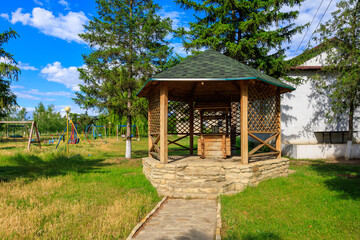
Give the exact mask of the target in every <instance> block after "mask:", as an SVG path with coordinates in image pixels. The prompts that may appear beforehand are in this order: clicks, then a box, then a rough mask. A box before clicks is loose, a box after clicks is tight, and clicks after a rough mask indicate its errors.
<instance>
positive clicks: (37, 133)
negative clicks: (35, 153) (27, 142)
mask: <svg viewBox="0 0 360 240" xmlns="http://www.w3.org/2000/svg"><path fill="white" fill-rule="evenodd" d="M34 130H35V135H36V139H37V141H38V143H39V148H40V149H41V142H40V136H39V131H38V129H37V127H36V122H35V121H34Z"/></svg>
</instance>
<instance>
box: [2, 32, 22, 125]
mask: <svg viewBox="0 0 360 240" xmlns="http://www.w3.org/2000/svg"><path fill="white" fill-rule="evenodd" d="M18 36H19V35H18V34H17V33H16V32H15V31H14V30H12V29H10V30H8V31H5V32H3V33H1V34H0V118H3V117H5V116H6V114H7V113H8V112H9V109H10V108H11V107H12V106H16V96H15V94H14V93H12V92H11V89H10V83H11V82H12V81H13V80H15V81H16V80H17V79H18V76H19V74H20V69H19V68H18V67H17V66H16V64H17V63H16V61H15V59H14V57H13V55H12V54H11V53H9V52H6V51H5V49H4V46H3V45H4V44H6V43H7V42H8V41H9V40H10V39H11V38H16V37H18Z"/></svg>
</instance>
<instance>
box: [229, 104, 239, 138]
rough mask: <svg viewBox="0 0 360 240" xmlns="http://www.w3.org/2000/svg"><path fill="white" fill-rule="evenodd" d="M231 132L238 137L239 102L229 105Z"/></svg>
mask: <svg viewBox="0 0 360 240" xmlns="http://www.w3.org/2000/svg"><path fill="white" fill-rule="evenodd" d="M230 125H231V132H232V133H235V134H236V135H240V133H241V132H240V102H232V103H231V119H230Z"/></svg>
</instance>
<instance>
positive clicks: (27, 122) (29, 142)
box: [0, 121, 41, 150]
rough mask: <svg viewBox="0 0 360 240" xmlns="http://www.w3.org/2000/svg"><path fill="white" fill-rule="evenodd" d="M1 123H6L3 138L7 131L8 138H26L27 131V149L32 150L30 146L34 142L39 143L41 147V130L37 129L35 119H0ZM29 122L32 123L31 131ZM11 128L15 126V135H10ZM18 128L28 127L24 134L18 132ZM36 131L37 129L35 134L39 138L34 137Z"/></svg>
mask: <svg viewBox="0 0 360 240" xmlns="http://www.w3.org/2000/svg"><path fill="white" fill-rule="evenodd" d="M0 124H5V129H4V131H3V135H2V138H4V135H5V132H6V137H7V138H8V139H10V138H13V139H14V140H15V139H16V138H24V137H26V134H25V133H26V132H28V146H27V149H28V150H30V146H31V144H33V143H38V144H39V148H41V142H40V137H39V131H38V129H37V126H36V122H35V121H0ZM9 124H12V125H9ZM18 124H22V125H18ZM28 124H31V130H30V132H29V131H28V130H29V125H28ZM9 128H13V135H9ZM16 128H22V129H25V128H26V131H25V132H24V135H20V134H17V133H16ZM34 131H35V135H36V138H37V140H34V139H32V138H33V134H34ZM9 137H10V138H9Z"/></svg>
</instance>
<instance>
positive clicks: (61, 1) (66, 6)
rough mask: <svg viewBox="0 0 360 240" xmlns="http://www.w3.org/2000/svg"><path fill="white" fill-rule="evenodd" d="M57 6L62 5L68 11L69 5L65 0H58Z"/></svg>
mask: <svg viewBox="0 0 360 240" xmlns="http://www.w3.org/2000/svg"><path fill="white" fill-rule="evenodd" d="M58 3H59V4H61V5H63V6H64V7H65V9H70V8H69V3H68V2H67V1H65V0H60V1H58Z"/></svg>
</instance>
